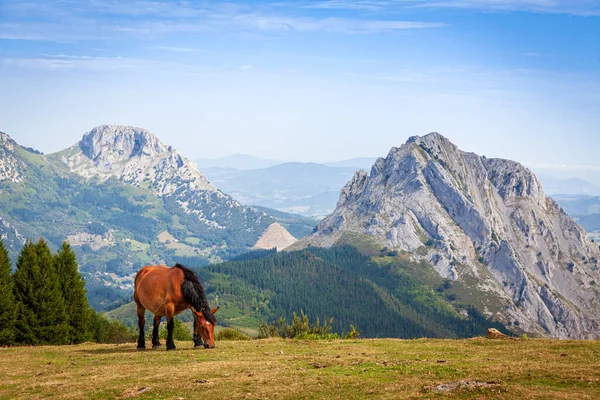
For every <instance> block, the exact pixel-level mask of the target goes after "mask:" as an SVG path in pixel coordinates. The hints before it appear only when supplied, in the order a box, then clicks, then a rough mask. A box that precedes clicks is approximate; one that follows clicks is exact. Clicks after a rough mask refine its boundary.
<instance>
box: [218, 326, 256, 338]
mask: <svg viewBox="0 0 600 400" xmlns="http://www.w3.org/2000/svg"><path fill="white" fill-rule="evenodd" d="M215 339H217V340H250V338H249V337H248V335H246V334H245V333H244V332H241V331H238V330H237V329H232V328H225V329H223V330H222V331H221V332H219V333H217V336H216V337H215Z"/></svg>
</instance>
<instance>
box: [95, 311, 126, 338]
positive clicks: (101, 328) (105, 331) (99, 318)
mask: <svg viewBox="0 0 600 400" xmlns="http://www.w3.org/2000/svg"><path fill="white" fill-rule="evenodd" d="M91 331H92V339H93V341H94V342H96V343H114V344H121V343H132V342H135V340H136V337H137V335H136V333H135V331H134V330H132V329H130V328H128V327H126V326H125V325H123V324H122V323H120V322H118V321H109V320H107V319H106V318H105V317H104V316H103V315H101V314H99V313H97V312H94V313H92V318H91Z"/></svg>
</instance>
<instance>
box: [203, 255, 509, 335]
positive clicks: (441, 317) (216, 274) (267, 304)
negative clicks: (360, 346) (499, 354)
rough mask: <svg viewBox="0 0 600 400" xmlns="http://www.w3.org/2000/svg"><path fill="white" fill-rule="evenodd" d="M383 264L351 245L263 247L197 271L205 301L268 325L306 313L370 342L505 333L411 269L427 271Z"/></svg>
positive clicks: (391, 261) (391, 259) (335, 330)
mask: <svg viewBox="0 0 600 400" xmlns="http://www.w3.org/2000/svg"><path fill="white" fill-rule="evenodd" d="M386 260H387V261H389V264H378V263H377V262H375V261H374V260H373V259H372V258H371V257H369V256H366V255H364V254H361V253H360V252H359V251H358V250H357V249H356V248H354V247H350V246H341V247H332V248H326V249H323V248H309V249H305V250H301V251H295V252H283V253H277V252H275V251H265V250H263V251H256V252H253V253H250V254H247V255H244V256H240V257H237V258H236V259H235V260H233V261H228V262H225V263H221V264H213V265H209V266H206V267H202V268H199V269H197V272H198V274H199V276H200V279H201V280H202V282H203V283H204V285H205V287H206V290H207V293H208V294H209V296H214V295H215V294H218V295H219V300H220V302H222V303H223V305H225V304H233V305H235V308H237V309H239V310H240V312H241V314H243V315H254V316H255V318H256V319H261V320H263V321H266V322H267V324H269V323H271V325H272V323H273V322H274V323H275V325H277V324H278V321H279V319H280V317H283V318H284V319H290V318H291V319H292V320H293V318H294V316H293V311H294V310H304V311H307V312H308V313H309V314H310V315H311V316H314V317H317V318H319V319H320V320H321V321H328V320H329V318H333V321H332V332H333V333H338V334H340V335H342V334H343V333H344V332H346V331H347V330H348V329H349V327H350V326H351V325H352V326H354V327H356V329H357V330H359V331H360V332H361V335H362V336H363V337H368V338H369V337H399V338H420V337H430V338H466V337H473V336H479V335H483V334H485V332H486V330H487V329H488V328H490V327H493V328H496V329H499V330H501V331H503V332H505V331H506V328H505V327H504V326H502V324H500V323H498V322H495V321H491V320H489V319H488V318H486V317H485V316H483V315H482V314H481V313H480V312H478V311H477V309H476V308H474V307H472V306H470V305H468V304H456V303H458V302H457V301H455V302H452V301H448V300H447V299H446V296H445V293H443V292H441V293H440V292H438V291H436V290H435V285H432V284H428V283H425V282H424V281H421V280H420V279H419V278H417V277H415V276H413V274H412V273H411V272H410V270H409V267H411V268H410V269H413V270H415V269H418V268H425V266H422V265H420V264H418V265H416V264H415V265H412V264H411V263H410V262H409V261H405V260H401V259H399V258H398V257H387V258H386ZM409 264H410V265H409ZM440 281H441V278H440ZM459 308H460V309H464V310H465V311H466V312H467V315H468V316H467V317H464V316H463V315H462V314H461V313H459V311H458V309H459ZM223 311H224V312H227V310H226V308H225V307H224V310H223ZM224 315H225V314H224ZM226 323H227V322H226V321H223V324H226Z"/></svg>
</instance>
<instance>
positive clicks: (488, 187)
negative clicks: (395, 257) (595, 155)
mask: <svg viewBox="0 0 600 400" xmlns="http://www.w3.org/2000/svg"><path fill="white" fill-rule="evenodd" d="M348 238H353V239H352V240H361V241H364V240H367V241H370V242H373V243H376V244H378V245H379V246H381V247H382V248H383V247H387V248H388V249H393V250H397V251H402V252H406V253H409V254H411V255H412V257H413V258H415V259H417V260H423V261H426V262H428V263H429V264H430V265H431V266H432V267H433V268H434V269H435V271H437V273H438V274H440V275H441V276H442V277H444V278H447V279H451V280H455V281H459V282H463V283H465V284H467V282H470V283H468V284H469V285H471V286H470V288H469V290H470V291H471V292H472V293H476V292H479V293H480V295H479V301H480V308H481V309H483V310H484V311H485V310H487V311H486V313H488V315H490V316H494V317H496V318H498V319H500V320H501V321H504V322H507V323H508V322H510V323H515V322H516V323H517V324H519V326H520V327H521V328H522V329H524V330H526V331H527V332H529V333H532V334H534V335H540V336H554V337H572V338H576V337H579V338H581V337H597V336H598V335H600V288H599V286H598V282H600V272H599V261H598V260H599V259H600V251H599V248H598V246H597V245H596V244H595V243H592V242H591V241H590V240H589V239H588V238H587V237H586V233H585V231H584V230H583V229H582V228H581V227H580V226H579V225H578V224H577V223H576V222H575V221H574V220H573V219H572V218H570V217H569V216H568V215H567V214H566V213H565V212H564V211H563V210H562V209H561V208H560V207H559V206H558V204H556V203H555V202H554V201H553V200H552V199H549V198H547V197H546V194H545V192H544V189H543V187H542V185H541V183H540V182H539V180H538V179H537V177H536V176H535V175H534V174H533V173H532V172H531V171H530V170H528V169H527V168H525V167H524V166H522V165H521V164H519V163H516V162H514V161H509V160H501V159H487V158H485V157H481V156H478V155H476V154H473V153H467V152H463V151H461V150H460V149H458V147H457V146H455V145H454V144H453V143H452V142H450V141H449V140H448V139H446V138H445V137H443V136H442V135H440V134H438V133H431V134H429V135H426V136H423V137H419V136H414V137H411V138H410V139H409V140H408V141H407V142H406V143H405V144H404V145H402V146H400V147H395V148H392V149H391V151H390V152H389V154H388V156H387V157H386V158H379V159H378V160H377V161H376V162H375V164H374V165H373V167H372V169H371V173H370V174H369V175H367V174H366V173H365V172H364V171H362V172H357V173H356V174H355V175H354V177H353V178H352V179H351V180H350V182H348V184H347V185H346V186H345V187H344V188H343V189H342V191H341V193H340V200H339V202H338V207H337V209H336V210H335V211H334V213H333V214H332V215H330V216H328V217H327V218H325V219H324V220H323V221H321V223H320V224H319V227H318V230H317V232H315V233H313V234H312V235H309V236H308V237H306V238H304V239H302V240H301V241H300V242H299V244H296V245H294V246H293V247H294V248H298V247H301V246H308V245H314V246H332V245H335V244H338V243H347V242H348ZM357 238H363V239H357ZM492 303H494V304H492ZM493 309H495V310H496V311H491V310H493Z"/></svg>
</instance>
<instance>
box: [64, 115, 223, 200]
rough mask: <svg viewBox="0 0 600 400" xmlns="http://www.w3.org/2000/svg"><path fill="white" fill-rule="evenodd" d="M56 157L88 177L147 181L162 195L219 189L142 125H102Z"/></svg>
mask: <svg viewBox="0 0 600 400" xmlns="http://www.w3.org/2000/svg"><path fill="white" fill-rule="evenodd" d="M56 156H58V157H59V158H60V160H61V161H62V162H63V163H65V164H66V165H67V166H68V167H69V169H70V170H71V171H72V172H75V173H77V174H79V175H81V176H83V177H85V178H92V177H94V178H99V179H101V180H104V179H108V178H110V177H114V178H117V179H119V180H121V181H123V182H126V183H131V184H134V185H136V186H139V185H141V184H143V183H144V182H146V183H148V184H150V185H151V186H152V187H154V188H155V189H156V191H157V192H158V194H159V195H166V194H171V193H173V192H175V191H176V190H177V188H180V187H181V186H182V185H189V186H190V187H191V188H193V189H197V190H208V191H213V192H217V191H218V190H217V188H216V187H214V186H213V185H212V184H211V183H210V182H209V181H208V179H207V178H206V177H205V176H204V175H202V174H201V173H200V171H198V167H197V166H196V164H194V163H193V162H190V161H188V160H187V159H185V158H184V157H183V156H182V155H181V154H180V153H179V152H178V151H177V150H175V149H173V148H172V147H171V146H166V145H164V144H163V143H162V142H161V141H160V140H158V138H157V137H156V136H154V135H153V134H152V133H151V132H149V131H147V130H145V129H142V128H135V127H132V126H122V125H101V126H98V127H96V128H94V129H92V130H91V131H89V132H87V133H86V134H84V135H83V139H82V140H81V141H80V142H78V143H77V144H75V145H73V146H71V147H70V148H68V149H66V150H64V151H62V152H60V153H57V154H56Z"/></svg>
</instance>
